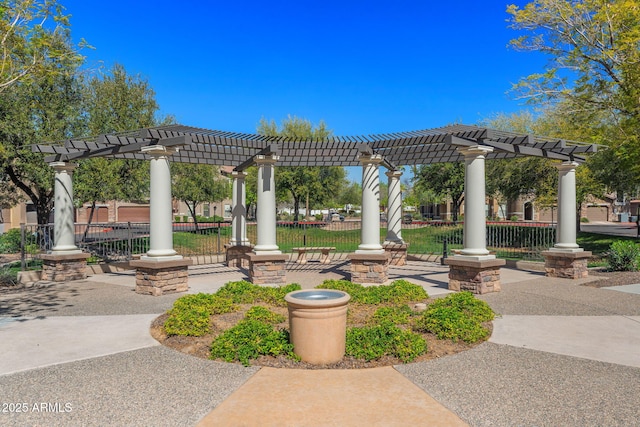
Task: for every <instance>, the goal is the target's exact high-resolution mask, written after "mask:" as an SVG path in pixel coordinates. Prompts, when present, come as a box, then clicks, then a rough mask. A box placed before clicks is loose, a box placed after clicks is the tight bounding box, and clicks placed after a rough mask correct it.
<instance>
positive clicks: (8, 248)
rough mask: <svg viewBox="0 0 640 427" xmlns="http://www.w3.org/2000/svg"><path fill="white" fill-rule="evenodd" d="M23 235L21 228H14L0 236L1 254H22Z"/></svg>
mask: <svg viewBox="0 0 640 427" xmlns="http://www.w3.org/2000/svg"><path fill="white" fill-rule="evenodd" d="M21 242H22V234H21V232H20V229H19V228H12V229H11V230H9V231H7V232H6V233H4V234H0V253H3V254H15V253H18V252H20V245H21Z"/></svg>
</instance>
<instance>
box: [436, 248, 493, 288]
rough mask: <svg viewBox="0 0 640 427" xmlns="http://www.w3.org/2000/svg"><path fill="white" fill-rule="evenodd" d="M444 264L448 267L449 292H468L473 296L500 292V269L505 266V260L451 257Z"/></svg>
mask: <svg viewBox="0 0 640 427" xmlns="http://www.w3.org/2000/svg"><path fill="white" fill-rule="evenodd" d="M444 262H445V264H447V265H448V266H449V289H450V290H452V291H457V292H459V291H469V292H471V293H474V294H486V293H489V292H500V267H502V266H503V265H505V264H506V261H505V260H503V259H497V258H493V259H484V260H475V259H469V258H468V257H462V256H460V257H458V256H453V257H451V258H447V259H446V260H445V261H444Z"/></svg>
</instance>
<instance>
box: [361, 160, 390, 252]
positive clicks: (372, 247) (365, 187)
mask: <svg viewBox="0 0 640 427" xmlns="http://www.w3.org/2000/svg"><path fill="white" fill-rule="evenodd" d="M381 162H382V156H381V155H379V154H372V155H362V156H360V163H362V230H361V239H360V240H361V243H360V245H359V246H358V250H356V253H365V254H382V253H384V249H383V248H382V245H381V244H380V177H379V175H378V166H379V165H380V163H381Z"/></svg>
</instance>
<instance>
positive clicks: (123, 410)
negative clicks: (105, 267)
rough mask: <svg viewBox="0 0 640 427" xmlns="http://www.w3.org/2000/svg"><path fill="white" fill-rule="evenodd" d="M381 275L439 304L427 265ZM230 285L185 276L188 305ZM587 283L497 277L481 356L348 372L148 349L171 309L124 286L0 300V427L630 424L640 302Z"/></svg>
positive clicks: (634, 410)
mask: <svg viewBox="0 0 640 427" xmlns="http://www.w3.org/2000/svg"><path fill="white" fill-rule="evenodd" d="M345 274H346V271H345V267H344V266H342V265H340V264H338V265H331V266H329V267H326V266H317V265H313V264H312V265H307V266H305V267H301V266H296V265H295V264H293V265H291V271H288V272H287V275H288V281H289V282H297V283H300V284H301V286H302V287H303V288H311V287H313V286H315V285H317V284H319V283H320V282H321V281H322V280H324V279H326V278H342V277H344V276H345ZM391 276H392V277H393V278H396V277H404V278H407V279H408V280H410V281H413V282H415V283H419V284H420V285H422V286H423V287H425V289H426V290H427V292H428V293H429V294H430V295H439V294H446V293H448V290H447V289H446V282H447V268H446V267H442V266H440V265H438V264H427V263H419V262H410V263H409V265H407V266H405V267H401V268H394V269H393V270H392V271H391ZM241 278H243V275H242V273H241V272H239V271H237V270H235V269H229V268H226V267H223V266H221V265H209V266H196V267H194V268H193V269H191V270H190V277H189V283H190V290H189V292H192V293H197V292H213V291H215V290H217V289H218V288H219V287H220V286H222V285H223V284H224V283H226V282H228V281H230V280H239V279H241ZM587 280H589V279H587ZM583 282H584V280H582V281H570V280H563V279H549V278H545V277H544V276H541V275H540V274H539V273H531V272H524V271H518V270H510V269H503V270H502V286H503V291H502V292H500V293H496V294H488V295H484V296H482V297H481V298H482V299H484V300H485V301H487V302H488V303H489V304H490V305H491V306H492V307H493V308H494V310H495V311H496V312H498V313H500V314H502V317H499V318H497V319H496V320H495V322H494V331H493V335H492V337H491V339H490V340H489V341H488V342H486V343H483V344H481V345H480V346H478V347H476V348H474V349H473V350H471V351H467V352H464V353H459V354H457V355H454V356H449V357H444V358H441V359H437V360H432V361H428V362H424V363H414V364H407V365H401V366H396V367H387V368H377V369H369V370H351V371H349V370H347V371H331V370H318V371H305V370H285V369H281V370H278V369H272V368H262V369H259V368H255V367H249V368H245V367H242V366H239V365H235V364H226V363H218V362H213V361H207V360H201V359H196V358H194V357H190V356H186V355H183V354H181V353H178V352H175V351H173V350H170V349H167V348H165V347H163V346H160V345H159V344H158V343H157V342H156V341H155V340H153V339H152V338H151V337H150V336H149V332H148V329H149V324H150V322H151V321H152V319H154V318H155V317H156V316H157V315H159V314H161V313H162V312H164V311H165V310H167V309H168V308H170V307H171V305H172V303H173V301H174V300H175V299H176V298H178V297H179V295H167V296H162V297H149V296H142V295H137V294H135V293H134V292H133V287H134V276H133V273H132V272H124V273H119V274H103V275H99V276H93V277H90V278H89V279H87V280H85V281H78V282H69V283H65V284H49V285H42V286H41V287H40V288H39V289H37V290H36V289H31V290H27V291H24V292H19V293H4V294H0V339H2V343H3V344H2V346H0V360H1V361H2V362H1V363H0V389H1V390H2V391H3V393H2V394H3V397H2V398H3V401H2V402H0V403H1V404H6V406H7V410H6V411H4V412H0V425H19V426H22V425H65V426H68V425H104V424H107V423H108V424H110V425H157V426H160V425H170V426H177V425H196V424H198V423H200V425H260V426H263V425H292V426H301V425H309V426H314V425H336V426H345V425H367V426H369V425H384V426H387V425H467V424H468V425H473V426H482V425H505V426H507V425H565V426H572V425H575V426H584V425H633V424H634V423H636V422H637V420H638V419H639V418H640V395H639V394H638V393H637V387H638V384H640V295H638V294H637V291H634V289H637V288H633V287H632V288H631V290H630V291H629V290H627V291H626V292H620V291H617V290H611V289H596V288H589V287H585V286H580V285H579V284H580V283H583ZM16 403H20V404H21V406H20V408H22V407H23V406H22V403H24V404H26V405H25V406H24V407H25V408H27V409H28V410H27V411H26V412H23V413H16V411H15V409H16V405H15V404H16ZM9 404H14V405H13V406H12V407H11V409H12V411H9V409H10V407H9ZM42 404H44V405H42ZM34 408H35V409H34ZM36 409H38V410H36ZM39 409H43V410H39ZM9 412H13V413H9Z"/></svg>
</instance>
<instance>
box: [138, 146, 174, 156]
mask: <svg viewBox="0 0 640 427" xmlns="http://www.w3.org/2000/svg"><path fill="white" fill-rule="evenodd" d="M178 150H179V149H178V148H177V147H165V146H164V145H149V146H147V147H142V148H141V149H140V151H141V152H142V153H143V154H148V155H150V156H151V157H163V156H171V155H172V154H175V153H177V152H178Z"/></svg>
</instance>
